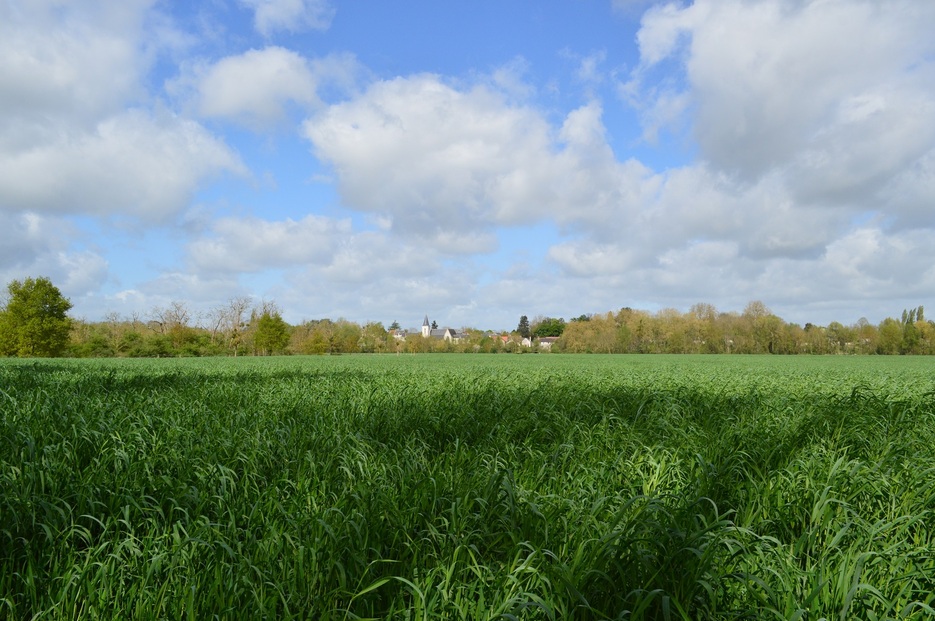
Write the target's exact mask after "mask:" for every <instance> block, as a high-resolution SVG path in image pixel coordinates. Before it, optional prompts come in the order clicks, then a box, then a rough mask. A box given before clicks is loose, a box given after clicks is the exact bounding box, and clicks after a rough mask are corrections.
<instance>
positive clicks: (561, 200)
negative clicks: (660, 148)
mask: <svg viewBox="0 0 935 621" xmlns="http://www.w3.org/2000/svg"><path fill="white" fill-rule="evenodd" d="M601 113H602V111H601V106H600V105H599V104H597V103H596V102H592V103H590V104H587V105H585V106H582V107H581V108H579V109H577V110H574V111H572V112H571V113H570V114H569V115H568V117H567V118H566V119H565V122H564V124H563V126H562V127H561V128H560V129H559V130H558V131H556V130H555V129H553V128H552V127H551V125H550V124H549V122H548V121H547V120H546V119H545V117H544V115H543V114H542V113H541V112H540V111H538V110H536V109H534V108H531V107H527V106H523V105H518V104H515V103H510V101H509V99H508V97H506V96H505V95H503V94H502V93H500V92H499V91H496V90H493V89H491V88H488V87H485V86H474V87H469V88H463V89H458V88H455V87H454V86H451V85H448V84H446V83H444V82H443V81H442V80H441V79H439V78H438V77H437V76H433V75H418V76H412V77H409V78H396V79H394V80H388V81H381V82H377V83H376V84H374V85H372V86H371V87H370V88H369V89H368V90H367V91H366V92H365V93H363V94H362V95H361V96H360V97H358V98H355V99H352V100H350V101H348V102H345V103H341V104H338V105H334V106H331V107H330V108H328V109H326V110H324V111H322V112H321V113H320V114H318V115H316V116H315V117H313V118H311V119H310V120H308V121H307V122H306V123H305V125H304V133H305V136H306V137H307V138H308V139H309V140H310V141H311V143H312V145H313V147H314V150H315V153H316V154H317V155H318V157H319V158H320V159H322V160H324V161H327V162H329V163H330V164H331V165H332V166H333V168H334V172H335V174H336V177H337V182H338V186H339V189H340V191H341V194H342V196H343V198H344V201H345V203H346V204H347V205H348V206H350V207H352V208H354V209H358V210H361V211H365V212H370V213H374V214H377V215H379V216H384V217H387V218H389V221H390V222H391V226H392V229H393V230H394V231H395V232H396V233H399V234H401V235H404V236H410V237H412V236H415V237H419V238H420V239H422V240H423V241H424V242H426V243H431V244H433V245H435V246H436V247H438V248H441V249H444V250H447V251H461V252H484V251H488V250H490V249H491V248H492V247H491V238H490V235H489V234H485V232H489V231H490V230H491V229H492V228H493V227H494V226H498V225H504V226H519V225H526V224H532V223H535V222H537V221H539V220H541V219H546V218H547V219H557V220H558V221H559V222H561V223H562V224H563V225H567V226H570V227H576V226H583V227H593V228H594V229H595V230H597V229H605V228H606V225H607V222H608V221H610V222H619V221H623V220H625V219H626V215H627V210H628V209H631V208H633V207H634V206H635V203H634V202H633V200H631V199H633V197H634V196H635V195H636V194H638V193H639V192H640V186H641V184H642V183H643V177H645V176H646V175H647V172H648V171H647V170H646V169H645V168H644V167H642V166H640V165H639V164H638V163H636V162H634V161H630V162H626V163H624V164H620V163H618V162H617V161H616V159H615V158H614V155H613V152H612V150H611V149H610V147H609V146H608V145H607V142H606V137H605V136H604V134H605V129H604V127H603V124H602V122H601ZM452 234H454V235H452ZM453 239H459V240H461V241H462V245H461V246H460V247H455V246H453V245H452V240H453ZM471 239H473V240H475V242H476V243H467V244H464V243H463V242H464V241H465V240H467V241H470V240H471Z"/></svg>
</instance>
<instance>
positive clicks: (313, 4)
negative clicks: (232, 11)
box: [241, 0, 335, 37]
mask: <svg viewBox="0 0 935 621" xmlns="http://www.w3.org/2000/svg"><path fill="white" fill-rule="evenodd" d="M241 3H242V4H244V5H245V6H247V7H249V8H251V9H253V11H254V18H253V25H254V27H255V28H256V30H257V32H259V33H260V34H262V35H263V36H265V37H269V36H271V35H272V34H273V33H275V32H277V31H281V30H286V31H289V32H298V31H302V30H327V29H328V27H329V26H331V20H332V18H333V17H334V13H335V11H334V8H333V7H332V6H331V3H330V2H329V0H241Z"/></svg>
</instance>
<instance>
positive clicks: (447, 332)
mask: <svg viewBox="0 0 935 621" xmlns="http://www.w3.org/2000/svg"><path fill="white" fill-rule="evenodd" d="M520 321H521V322H522V319H521V320H520ZM389 334H390V336H392V337H393V338H394V339H396V341H397V342H405V340H406V337H407V336H411V335H418V336H420V337H421V338H423V339H432V340H435V341H446V342H448V343H452V344H460V343H462V342H466V341H468V340H469V339H470V338H471V336H473V335H472V334H471V333H469V332H466V331H458V330H456V329H455V328H448V327H445V328H439V327H438V324H436V323H435V322H432V323H429V316H428V315H426V316H425V319H424V320H423V321H422V327H421V328H420V329H416V328H410V329H408V330H403V329H390V330H389ZM483 338H487V339H491V340H498V341H499V342H500V343H502V344H503V345H506V344H507V343H511V342H513V343H517V344H518V345H519V346H521V347H532V346H533V339H532V338H531V337H529V336H523V335H522V334H517V335H512V334H497V333H496V332H492V331H488V332H485V333H483ZM558 338H559V337H557V336H543V337H539V338H537V339H536V341H535V343H536V344H537V345H538V346H539V347H540V348H542V349H546V350H548V349H551V348H552V344H553V343H555V341H557V340H558Z"/></svg>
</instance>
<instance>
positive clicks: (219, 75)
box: [197, 47, 318, 127]
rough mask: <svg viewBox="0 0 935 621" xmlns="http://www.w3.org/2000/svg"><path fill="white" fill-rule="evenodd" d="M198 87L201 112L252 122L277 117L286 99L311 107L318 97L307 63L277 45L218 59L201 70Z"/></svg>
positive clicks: (267, 122) (263, 122)
mask: <svg viewBox="0 0 935 621" xmlns="http://www.w3.org/2000/svg"><path fill="white" fill-rule="evenodd" d="M197 91H198V93H197V110H198V112H199V114H201V115H202V116H207V117H227V118H231V119H234V120H239V121H241V122H243V123H244V124H246V125H249V126H256V127H263V126H268V125H271V124H273V123H276V122H278V121H280V120H282V118H283V117H284V115H285V111H284V110H283V105H284V104H285V103H286V102H289V101H292V102H295V103H298V104H301V105H303V106H311V105H313V104H315V103H317V101H318V96H317V95H316V93H315V78H314V76H313V75H312V73H311V71H310V70H309V67H308V63H306V61H305V59H304V58H302V57H301V56H299V55H298V54H296V53H295V52H292V51H289V50H286V49H283V48H281V47H268V48H265V49H262V50H250V51H248V52H245V53H243V54H241V55H239V56H229V57H227V58H224V59H222V60H220V61H218V62H217V63H216V64H215V65H213V66H211V67H209V68H207V69H206V70H205V71H204V75H203V76H201V78H200V81H199V83H198V85H197Z"/></svg>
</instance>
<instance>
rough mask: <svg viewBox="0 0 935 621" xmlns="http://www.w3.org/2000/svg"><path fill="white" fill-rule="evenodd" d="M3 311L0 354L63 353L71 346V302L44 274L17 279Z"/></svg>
mask: <svg viewBox="0 0 935 621" xmlns="http://www.w3.org/2000/svg"><path fill="white" fill-rule="evenodd" d="M7 292H8V293H9V299H8V300H7V303H6V306H4V307H3V309H2V310H0V354H3V355H5V356H20V357H52V356H60V355H62V353H63V352H64V351H65V347H66V346H67V345H68V339H69V335H70V333H71V327H72V322H71V319H70V318H69V317H68V311H69V310H71V302H70V301H69V300H68V298H66V297H65V296H63V295H62V292H61V291H59V290H58V287H56V286H55V285H53V284H52V281H51V280H49V279H48V278H45V277H39V278H35V279H33V278H27V279H25V280H23V281H22V282H20V281H18V280H14V281H13V282H11V283H10V284H9V285H7Z"/></svg>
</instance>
